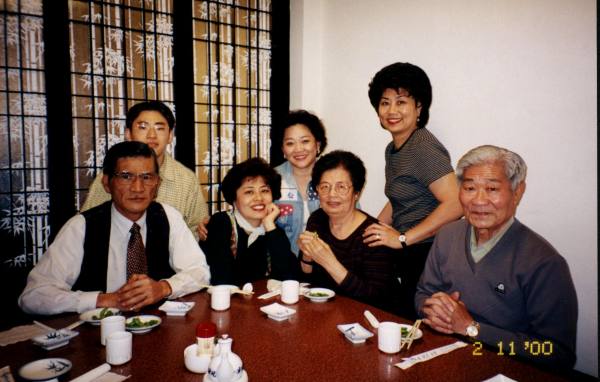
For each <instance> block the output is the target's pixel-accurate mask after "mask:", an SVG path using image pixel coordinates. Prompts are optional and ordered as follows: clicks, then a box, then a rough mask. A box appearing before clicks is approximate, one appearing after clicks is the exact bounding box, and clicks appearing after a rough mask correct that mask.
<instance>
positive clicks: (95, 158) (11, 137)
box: [0, 0, 289, 267]
mask: <svg viewBox="0 0 600 382" xmlns="http://www.w3.org/2000/svg"><path fill="white" fill-rule="evenodd" d="M46 1H48V2H50V0H46ZM175 1H177V2H175ZM55 4H56V6H55ZM281 4H282V5H281V9H284V10H285V8H289V3H281ZM175 5H177V8H175ZM44 9H45V10H46V11H47V12H51V11H55V10H57V9H60V11H57V12H59V16H60V17H59V18H55V17H54V16H56V15H50V14H45V13H44ZM278 9H279V8H278ZM67 13H68V15H67ZM272 15H273V11H272V4H271V1H270V0H222V1H197V0H187V2H186V1H185V0H85V1H83V0H57V1H56V3H55V2H54V0H52V2H50V3H44V0H0V44H1V46H0V239H1V243H2V250H0V254H1V255H0V261H1V262H2V264H4V265H5V266H6V265H9V266H13V265H17V266H23V267H31V266H32V265H34V264H35V263H36V262H37V260H38V259H39V257H40V256H41V255H42V254H43V253H44V251H45V250H46V248H47V246H48V244H49V237H50V234H51V233H52V234H55V233H56V232H54V231H57V230H58V229H59V228H60V227H59V226H57V227H52V230H53V232H50V227H49V223H48V222H49V220H52V219H49V216H50V217H51V218H52V217H54V216H59V215H57V213H58V212H60V213H61V214H64V213H65V210H66V208H67V207H69V208H70V207H72V206H75V208H76V209H79V208H80V206H81V205H82V204H83V202H84V200H85V197H86V192H87V189H88V187H89V185H90V183H91V181H92V180H93V178H94V177H95V175H96V173H97V172H98V170H99V169H100V168H101V166H102V163H103V159H104V153H105V152H106V149H107V148H108V147H110V146H111V145H113V144H114V143H116V142H119V141H121V140H123V138H124V130H125V115H126V111H127V109H128V108H129V107H131V106H132V105H133V104H135V103H138V102H140V101H143V100H151V99H152V100H154V99H156V100H160V101H163V102H165V103H166V104H167V105H169V106H170V107H171V108H172V109H173V110H174V111H175V106H176V105H180V106H179V107H180V110H181V114H182V115H184V114H185V116H186V118H189V120H191V119H193V123H192V122H190V123H187V124H184V125H183V126H179V127H178V128H177V129H176V134H177V130H179V131H185V132H186V137H187V136H191V137H192V136H193V138H194V140H195V146H192V145H188V146H185V148H184V149H181V153H178V155H182V158H183V157H185V158H190V160H189V162H192V161H193V160H194V159H195V165H196V173H197V174H198V178H199V181H200V183H201V184H202V185H203V188H202V189H203V191H204V192H205V198H206V200H207V201H208V203H209V208H210V210H211V212H215V211H216V210H220V209H223V208H224V205H223V202H222V200H221V196H220V195H219V192H218V184H219V183H220V181H221V179H222V178H223V176H224V175H225V173H226V172H227V170H229V168H230V167H231V166H232V165H233V164H234V163H237V162H240V161H242V160H245V159H247V158H248V157H251V156H261V157H263V158H265V159H268V158H269V149H270V128H271V97H272V95H271V88H270V80H271V59H272V57H271V33H272V32H271V31H272V26H273V22H272V21H273V20H272ZM175 19H176V20H175ZM49 20H61V21H58V22H54V23H49ZM175 21H177V24H175ZM182 22H183V23H184V24H183V25H185V26H187V27H188V28H189V27H190V26H191V28H190V29H191V30H192V36H190V34H189V33H188V34H186V35H180V36H179V40H177V38H178V37H177V36H176V34H175V33H174V29H175V28H174V27H177V26H181V25H182V24H181V23H182ZM45 26H48V28H50V29H53V28H60V30H49V31H46V30H44V27H45ZM67 30H68V36H69V41H68V43H69V48H70V49H69V52H68V55H69V56H70V57H69V62H70V65H69V67H67V65H60V64H58V65H57V63H56V62H52V63H46V65H45V64H44V35H46V36H48V38H56V36H62V35H63V34H65V35H66V34H67ZM184 37H187V38H184ZM50 41H52V42H54V41H57V40H50V39H49V40H47V41H46V44H48V45H49V42H50ZM60 41H62V40H60ZM182 41H183V43H182ZM178 44H179V45H178ZM62 46H63V47H64V48H65V50H64V51H65V53H64V54H62V53H61V55H60V57H63V56H66V55H67V53H66V51H67V49H66V47H65V46H64V43H63V44H62ZM175 48H177V51H178V52H180V51H181V49H182V48H183V49H185V50H184V51H187V52H192V51H193V61H194V62H193V65H192V66H188V68H189V69H187V70H186V71H184V72H178V73H177V76H175V75H174V74H175V73H174V67H175V60H174V54H173V51H174V50H176V49H175ZM53 54H56V52H53ZM286 56H287V55H286ZM63 58H64V61H65V62H66V61H67V57H63ZM57 62H58V61H57ZM50 68H51V69H52V70H51V69H50ZM56 70H58V73H59V74H62V73H64V76H65V77H60V78H68V77H69V76H70V91H71V94H70V96H71V97H70V99H69V95H68V94H66V95H65V96H64V100H62V99H61V100H60V101H57V102H58V105H59V106H64V107H65V108H64V109H62V110H63V111H64V110H67V111H68V110H71V113H72V119H71V122H72V130H73V137H72V138H71V135H70V134H68V135H65V131H66V130H65V126H64V124H65V123H68V122H64V121H59V123H58V124H56V123H55V119H54V116H56V112H55V110H58V109H54V108H53V109H52V110H51V111H52V113H47V112H46V89H45V80H48V81H50V79H46V77H45V75H48V74H49V73H52V75H51V77H49V78H51V79H53V78H59V77H58V76H57V77H54V74H56V73H55V71H56ZM285 70H287V68H286V69H285ZM188 72H189V73H188ZM182 73H183V76H182V75H181V74H182ZM174 78H177V81H178V82H175V80H174ZM284 82H285V81H284ZM178 85H179V87H178ZM65 86H66V85H65ZM52 89H53V90H55V89H57V88H56V87H53V88H52ZM176 89H177V91H179V93H177V92H176ZM181 89H185V90H183V93H181ZM48 91H50V90H48ZM65 92H66V91H65ZM62 93H63V92H61V93H60V94H62ZM286 93H287V91H286ZM175 94H177V97H178V99H176V98H175ZM181 94H183V96H181ZM285 97H287V94H286V95H285ZM57 99H58V98H54V97H53V98H51V99H49V101H52V102H48V103H49V104H52V105H54V106H56V104H57V102H55V101H56V100H57ZM181 105H185V107H184V106H181ZM285 107H287V105H286V106H285ZM184 111H185V112H184ZM58 114H59V115H64V113H62V114H61V112H60V111H58ZM66 120H67V121H68V117H67V118H66ZM48 121H50V123H49V122H48ZM193 124H195V125H193ZM186 125H187V126H186ZM69 127H70V126H69ZM181 129H186V130H181ZM190 129H191V130H190ZM192 130H193V131H192ZM188 133H192V134H188ZM53 138H54V139H53ZM56 138H58V139H56ZM71 139H72V146H71ZM48 142H50V149H47V143H48ZM57 142H58V143H57ZM65 142H66V144H65ZM187 142H188V141H186V143H187ZM56 147H58V149H56ZM71 147H72V150H73V159H72V170H71V169H69V168H65V169H64V174H65V175H64V176H65V177H69V176H70V175H72V176H73V179H74V184H75V199H74V200H73V199H72V196H71V195H63V194H62V193H58V192H53V187H54V188H55V189H57V186H56V185H51V184H48V183H49V182H48V163H47V162H48V159H47V158H48V153H50V156H51V157H53V154H54V153H56V152H60V153H65V152H66V153H67V155H63V156H61V160H64V159H65V158H66V162H67V163H68V164H71V157H70V155H68V153H69V150H70V149H71ZM181 147H184V145H181ZM65 150H66V151H65ZM192 150H194V152H193V153H192V152H191V151H192ZM168 151H170V152H173V147H171V148H168ZM54 169H55V167H53V168H52V169H51V170H54ZM58 170H60V171H62V170H61V169H58ZM57 173H58V171H57ZM50 174H51V176H53V175H52V174H54V172H53V171H50ZM60 176H61V177H62V176H63V175H62V172H61V173H60ZM68 179H69V180H70V179H71V178H68ZM68 191H70V188H67V191H66V192H68ZM59 194H60V195H59ZM56 195H58V201H56V203H57V204H56V205H55V207H54V208H55V210H54V211H53V210H51V207H52V206H50V205H49V200H50V198H49V196H52V197H53V198H55V197H56ZM52 200H53V204H55V202H54V200H55V199H52ZM58 205H60V206H62V208H60V207H57V206H58ZM69 215H70V214H69ZM60 216H61V219H62V215H60ZM67 218H68V216H67ZM61 219H58V220H59V221H61V222H64V220H61ZM53 224H54V223H53ZM59 224H62V223H57V225H59ZM5 243H11V246H7V245H5Z"/></svg>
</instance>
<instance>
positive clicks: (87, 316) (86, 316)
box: [79, 308, 120, 325]
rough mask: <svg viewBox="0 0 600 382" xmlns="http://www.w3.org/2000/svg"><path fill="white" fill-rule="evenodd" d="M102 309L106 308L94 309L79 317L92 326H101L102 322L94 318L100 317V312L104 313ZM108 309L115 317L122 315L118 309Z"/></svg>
mask: <svg viewBox="0 0 600 382" xmlns="http://www.w3.org/2000/svg"><path fill="white" fill-rule="evenodd" d="M102 309H105V308H98V309H92V310H88V311H87V312H83V313H81V314H80V315H79V319H80V320H81V321H85V322H89V323H90V324H92V325H100V321H101V320H98V319H94V316H97V317H99V316H100V312H102ZM106 309H108V310H110V311H111V312H112V313H113V315H114V316H116V315H119V314H120V311H119V309H116V308H106Z"/></svg>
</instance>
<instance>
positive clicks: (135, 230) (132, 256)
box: [127, 223, 148, 280]
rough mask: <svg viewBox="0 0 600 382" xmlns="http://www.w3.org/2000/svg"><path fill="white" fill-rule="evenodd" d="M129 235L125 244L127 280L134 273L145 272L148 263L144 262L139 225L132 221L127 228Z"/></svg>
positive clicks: (143, 249) (144, 254) (144, 253)
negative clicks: (128, 228)
mask: <svg viewBox="0 0 600 382" xmlns="http://www.w3.org/2000/svg"><path fill="white" fill-rule="evenodd" d="M129 232H130V233H131V236H130V237H129V243H128V244H127V280H129V278H130V277H131V276H132V275H133V274H135V273H138V274H147V273H148V264H147V263H146V249H145V248H144V242H143V241H142V235H141V234H140V226H139V225H137V223H133V225H132V226H131V229H130V230H129Z"/></svg>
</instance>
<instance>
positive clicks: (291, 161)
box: [275, 110, 327, 256]
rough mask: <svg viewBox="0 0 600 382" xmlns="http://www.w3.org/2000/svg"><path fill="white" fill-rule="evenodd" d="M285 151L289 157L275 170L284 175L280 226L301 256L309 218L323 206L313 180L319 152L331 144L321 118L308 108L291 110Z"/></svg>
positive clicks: (287, 121) (285, 131) (282, 179)
mask: <svg viewBox="0 0 600 382" xmlns="http://www.w3.org/2000/svg"><path fill="white" fill-rule="evenodd" d="M283 129H284V131H283V138H282V140H281V150H282V151H283V156H284V158H285V159H286V161H285V162H283V163H282V164H281V165H279V166H277V167H276V168H275V170H276V171H277V172H279V174H281V198H280V199H279V200H278V201H277V202H276V204H277V205H278V206H279V209H280V210H281V213H280V215H279V219H277V225H278V226H279V227H281V228H282V229H283V230H284V231H285V233H286V235H287V237H288V239H289V240H290V244H291V246H292V252H294V253H295V254H296V256H298V252H299V249H298V244H297V240H298V236H299V235H300V233H302V232H303V231H304V228H305V227H306V222H307V220H308V217H309V216H310V214H311V213H313V211H315V210H317V209H318V208H319V198H318V197H317V193H316V192H315V190H314V188H313V186H312V184H311V182H310V179H311V174H312V169H313V167H314V165H315V163H316V161H317V158H318V157H319V155H320V154H321V153H322V152H323V150H324V149H325V146H327V137H326V136H325V128H324V127H323V124H322V123H321V121H320V120H319V118H318V117H317V116H316V115H314V114H311V113H309V112H307V111H305V110H295V111H291V112H290V113H289V114H288V116H287V118H286V120H285V123H284V125H283Z"/></svg>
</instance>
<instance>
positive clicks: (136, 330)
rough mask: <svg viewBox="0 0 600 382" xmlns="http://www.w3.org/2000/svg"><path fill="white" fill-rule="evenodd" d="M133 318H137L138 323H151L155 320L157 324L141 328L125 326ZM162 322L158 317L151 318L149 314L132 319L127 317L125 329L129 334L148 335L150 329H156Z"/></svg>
mask: <svg viewBox="0 0 600 382" xmlns="http://www.w3.org/2000/svg"><path fill="white" fill-rule="evenodd" d="M134 318H139V319H140V321H142V322H148V321H152V320H156V321H158V322H157V323H155V324H153V325H150V326H144V327H141V328H130V327H128V326H127V324H130V323H131V322H132V321H133V319H134ZM161 322H162V320H161V319H160V317H158V316H153V315H151V314H142V315H139V316H133V317H129V318H128V319H127V320H125V329H126V330H129V331H130V332H131V333H135V334H142V333H148V332H149V331H151V330H152V329H154V328H156V327H157V326H158V325H160V324H161Z"/></svg>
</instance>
